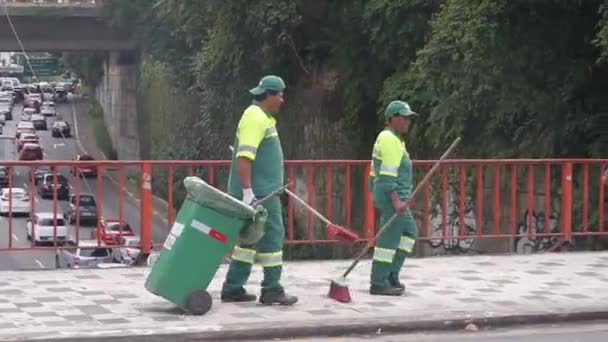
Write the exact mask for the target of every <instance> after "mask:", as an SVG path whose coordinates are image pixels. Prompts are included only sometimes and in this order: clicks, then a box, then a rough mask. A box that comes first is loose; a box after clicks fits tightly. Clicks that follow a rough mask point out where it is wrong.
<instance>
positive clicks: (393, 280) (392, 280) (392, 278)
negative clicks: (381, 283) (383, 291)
mask: <svg viewBox="0 0 608 342" xmlns="http://www.w3.org/2000/svg"><path fill="white" fill-rule="evenodd" d="M388 283H389V285H390V286H391V287H393V288H396V289H400V290H401V291H402V292H404V291H405V285H404V284H403V283H402V282H400V281H399V277H397V275H395V274H393V273H391V274H390V275H389V276H388Z"/></svg>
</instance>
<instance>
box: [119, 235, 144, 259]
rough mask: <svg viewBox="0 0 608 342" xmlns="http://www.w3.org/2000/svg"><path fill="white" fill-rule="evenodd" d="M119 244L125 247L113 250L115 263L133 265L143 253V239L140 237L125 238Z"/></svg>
mask: <svg viewBox="0 0 608 342" xmlns="http://www.w3.org/2000/svg"><path fill="white" fill-rule="evenodd" d="M118 244H119V245H122V246H124V247H117V248H112V257H113V259H114V261H115V262H119V263H122V264H127V265H132V264H133V263H134V262H135V260H137V257H138V256H139V253H140V252H141V239H140V238H139V236H123V237H122V239H119V240H118Z"/></svg>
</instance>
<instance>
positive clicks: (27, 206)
mask: <svg viewBox="0 0 608 342" xmlns="http://www.w3.org/2000/svg"><path fill="white" fill-rule="evenodd" d="M9 194H10V195H11V196H9ZM9 199H11V201H9ZM10 207H12V209H11V208H10ZM9 209H11V210H12V213H13V214H29V213H30V211H31V210H32V204H31V202H30V197H29V196H28V194H27V192H26V191H25V189H23V188H12V189H11V191H9V188H4V189H2V192H1V193H0V215H8V213H9V212H10V211H11V210H9Z"/></svg>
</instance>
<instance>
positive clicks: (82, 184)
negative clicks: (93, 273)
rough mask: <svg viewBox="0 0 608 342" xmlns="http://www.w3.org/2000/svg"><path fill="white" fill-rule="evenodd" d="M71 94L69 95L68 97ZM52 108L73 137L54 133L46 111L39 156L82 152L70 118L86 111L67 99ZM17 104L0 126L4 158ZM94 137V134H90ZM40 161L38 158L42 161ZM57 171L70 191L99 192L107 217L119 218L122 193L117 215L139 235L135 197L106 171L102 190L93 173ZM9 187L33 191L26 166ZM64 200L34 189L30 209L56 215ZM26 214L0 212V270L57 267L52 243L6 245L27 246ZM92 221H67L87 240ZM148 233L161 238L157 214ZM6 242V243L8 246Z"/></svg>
mask: <svg viewBox="0 0 608 342" xmlns="http://www.w3.org/2000/svg"><path fill="white" fill-rule="evenodd" d="M71 99H73V98H72V97H71ZM56 108H57V113H58V114H59V115H60V116H62V117H63V120H65V121H67V122H69V123H70V125H71V126H72V137H68V138H53V137H52V136H51V128H52V126H53V122H54V121H55V118H54V117H47V123H48V130H46V131H41V130H39V131H37V134H38V136H39V137H40V143H41V145H42V147H43V148H44V160H73V159H74V158H75V157H76V155H77V154H79V153H81V151H80V149H79V145H78V143H77V140H76V138H75V129H74V120H75V119H76V121H77V116H79V115H80V116H82V115H88V113H76V110H75V106H74V105H73V104H72V103H71V102H68V103H67V104H57V107H56ZM21 111H22V106H21V104H15V106H14V108H13V120H11V121H7V122H6V125H5V126H4V130H3V134H2V137H3V138H4V139H2V140H0V144H2V146H0V154H1V155H0V158H2V159H3V160H11V159H18V154H17V148H16V142H15V141H14V140H11V139H7V137H13V138H14V137H15V127H16V125H17V123H18V122H19V121H20V117H21ZM90 139H94V137H90ZM43 162H44V161H42V164H41V165H43ZM59 173H60V174H62V175H63V176H65V177H66V178H67V179H68V182H69V185H70V193H76V191H77V189H79V192H80V193H90V194H95V198H96V200H97V202H98V205H99V201H100V197H101V198H102V200H101V202H102V206H101V210H100V214H101V216H103V217H104V218H106V219H118V218H119V215H120V210H119V203H120V202H121V201H120V196H121V194H122V196H123V200H122V203H123V210H122V218H123V220H126V221H127V222H128V223H129V224H130V225H131V227H132V228H133V230H134V232H135V234H136V235H140V230H141V227H140V208H139V205H138V203H137V202H136V201H135V200H134V199H133V198H131V197H130V196H128V194H127V193H126V192H125V191H124V190H123V191H121V190H120V189H119V186H118V184H117V183H116V181H115V180H112V179H110V178H109V177H103V187H102V194H101V196H99V194H97V179H96V178H88V179H85V178H80V181H79V184H78V183H77V180H76V179H75V177H73V176H72V175H71V173H70V168H69V167H67V166H65V167H60V168H59ZM13 187H23V188H25V189H26V190H27V192H28V193H29V194H30V195H32V194H36V188H35V187H34V186H33V185H31V184H30V181H29V167H17V168H16V169H15V171H14V174H13ZM67 204H68V203H67V201H66V200H60V201H57V202H56V203H54V201H53V200H52V199H41V198H40V197H39V196H38V195H37V194H36V195H35V197H34V203H33V209H34V211H35V212H51V213H53V212H54V210H55V208H56V210H57V215H58V216H59V217H63V210H64V208H65V207H66V206H67ZM28 219H29V217H13V218H9V217H7V216H4V217H0V270H36V269H53V268H56V262H55V256H56V251H55V250H54V249H47V250H45V249H35V250H26V251H15V250H10V249H11V248H13V249H14V248H28V247H31V246H32V242H31V241H28V240H27V234H26V222H27V220H28ZM94 230H95V227H80V228H79V229H78V228H77V227H74V226H70V235H71V237H72V240H73V241H76V237H77V236H78V240H79V241H82V240H90V239H91V238H92V234H93V232H94ZM152 230H153V232H152V238H153V241H154V242H155V243H162V242H163V241H164V238H165V234H166V232H167V231H168V227H166V224H164V223H163V222H162V221H161V220H160V219H158V218H157V217H153V227H152ZM9 244H10V246H9Z"/></svg>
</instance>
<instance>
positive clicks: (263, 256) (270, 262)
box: [257, 251, 283, 267]
mask: <svg viewBox="0 0 608 342" xmlns="http://www.w3.org/2000/svg"><path fill="white" fill-rule="evenodd" d="M257 256H258V260H259V261H260V265H262V267H276V266H281V265H283V251H280V252H275V253H258V255H257Z"/></svg>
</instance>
